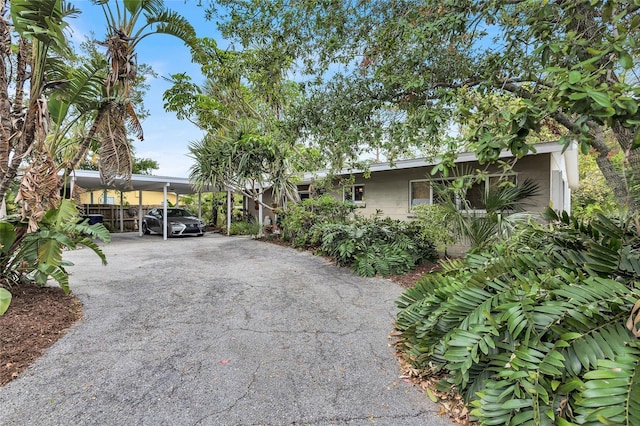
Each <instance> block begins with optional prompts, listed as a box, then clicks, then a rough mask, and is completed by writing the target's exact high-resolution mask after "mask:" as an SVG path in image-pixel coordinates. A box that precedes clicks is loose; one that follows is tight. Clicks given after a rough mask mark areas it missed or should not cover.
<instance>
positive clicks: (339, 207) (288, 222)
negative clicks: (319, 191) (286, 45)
mask: <svg viewBox="0 0 640 426" xmlns="http://www.w3.org/2000/svg"><path fill="white" fill-rule="evenodd" d="M355 209H356V206H355V205H354V204H353V203H348V202H343V201H338V200H336V199H335V198H333V197H331V196H329V195H323V196H320V197H318V198H308V199H306V200H302V201H301V202H299V203H292V204H289V205H288V206H287V208H286V209H285V210H284V211H283V212H282V215H280V216H279V218H278V219H279V221H280V227H281V228H282V238H283V239H284V240H285V241H291V242H292V243H293V245H294V246H295V247H309V246H317V245H318V244H320V235H321V234H320V232H319V231H318V227H319V226H320V225H322V224H325V223H347V222H348V221H349V220H350V218H351V216H352V214H353V212H354V210H355Z"/></svg>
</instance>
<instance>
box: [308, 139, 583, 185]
mask: <svg viewBox="0 0 640 426" xmlns="http://www.w3.org/2000/svg"><path fill="white" fill-rule="evenodd" d="M534 148H535V152H531V153H529V154H527V155H536V154H549V153H554V152H557V153H561V152H563V150H564V147H563V145H562V144H560V143H558V142H545V143H539V144H536V145H534ZM575 149H576V148H575V144H571V146H570V147H569V148H568V149H567V151H571V150H575ZM510 157H513V154H512V153H511V152H510V151H507V150H504V151H502V152H501V153H500V158H510ZM472 161H478V157H477V156H476V155H475V153H473V152H462V153H460V154H459V155H458V157H457V158H456V159H455V163H467V162H472ZM441 162H442V159H441V158H440V157H435V158H424V157H423V158H414V159H409V160H399V161H396V162H394V163H373V164H371V165H370V166H369V170H368V172H370V173H374V172H383V171H387V170H401V169H413V168H417V167H430V166H435V165H437V164H440V163H441ZM359 173H364V170H361V169H342V170H340V172H338V173H337V175H338V176H342V175H350V174H359ZM328 174H329V173H328V171H326V170H322V171H319V172H314V173H305V174H304V176H303V177H302V181H301V183H308V182H310V181H311V180H312V179H313V178H314V177H319V178H322V177H325V176H327V175H328Z"/></svg>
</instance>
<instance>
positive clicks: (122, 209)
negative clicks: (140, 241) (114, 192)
mask: <svg viewBox="0 0 640 426" xmlns="http://www.w3.org/2000/svg"><path fill="white" fill-rule="evenodd" d="M123 232H124V195H123V194H122V191H120V233H123Z"/></svg>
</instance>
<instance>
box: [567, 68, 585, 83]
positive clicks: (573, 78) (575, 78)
mask: <svg viewBox="0 0 640 426" xmlns="http://www.w3.org/2000/svg"><path fill="white" fill-rule="evenodd" d="M581 78H582V74H580V71H576V70H574V71H571V72H570V73H569V83H571V84H576V83H577V82H579V81H580V79H581Z"/></svg>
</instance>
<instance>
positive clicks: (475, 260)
mask: <svg viewBox="0 0 640 426" xmlns="http://www.w3.org/2000/svg"><path fill="white" fill-rule="evenodd" d="M547 217H548V218H549V219H551V220H552V224H551V225H549V226H543V225H540V224H536V223H530V224H529V226H527V227H525V228H523V229H522V230H520V231H519V232H518V233H517V234H516V235H515V236H514V237H513V238H511V239H510V240H508V241H506V242H503V243H500V244H498V245H496V246H494V247H492V248H491V249H487V250H485V251H484V252H480V253H478V254H472V255H469V256H467V258H466V259H464V260H453V261H448V262H443V270H442V271H441V272H439V273H433V274H429V275H427V276H424V277H423V278H422V279H421V280H420V281H419V282H418V283H417V284H416V285H415V286H414V287H413V288H411V289H408V290H406V291H405V293H404V294H403V295H402V296H401V297H400V298H399V299H398V301H397V305H398V307H399V308H400V312H399V313H398V316H397V322H396V326H397V329H398V330H399V331H400V337H399V341H398V348H399V349H400V350H401V351H402V352H403V353H404V356H405V357H406V359H407V360H409V362H411V363H412V364H413V365H414V366H415V367H416V368H418V369H421V370H423V371H424V372H425V373H426V374H442V373H447V374H446V375H445V379H442V381H441V386H449V387H451V386H455V387H457V389H458V390H459V391H460V392H461V393H462V394H463V396H464V398H465V400H466V401H467V402H468V403H469V404H470V405H471V407H473V411H472V412H471V413H472V415H473V416H474V417H475V418H476V419H477V420H479V422H480V423H481V424H494V425H497V424H499V425H520V424H531V425H545V424H549V425H551V424H560V425H568V424H602V423H605V424H625V425H631V424H640V339H638V338H637V337H636V336H634V332H635V333H636V334H640V333H638V332H637V327H638V323H640V314H638V312H637V311H632V309H633V307H634V304H636V302H637V301H638V300H639V299H640V286H639V285H638V284H637V283H638V282H640V236H639V234H638V231H639V229H638V225H637V222H636V218H621V219H618V220H613V219H609V218H607V217H605V216H602V215H598V216H597V217H596V219H594V220H593V221H592V222H591V223H590V224H584V223H581V222H578V221H577V220H575V219H573V218H571V217H569V216H567V215H566V214H565V215H562V216H560V217H559V216H557V215H555V213H553V212H552V211H548V212H547ZM636 306H637V305H636ZM634 316H635V317H634ZM625 324H627V325H626V326H625Z"/></svg>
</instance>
